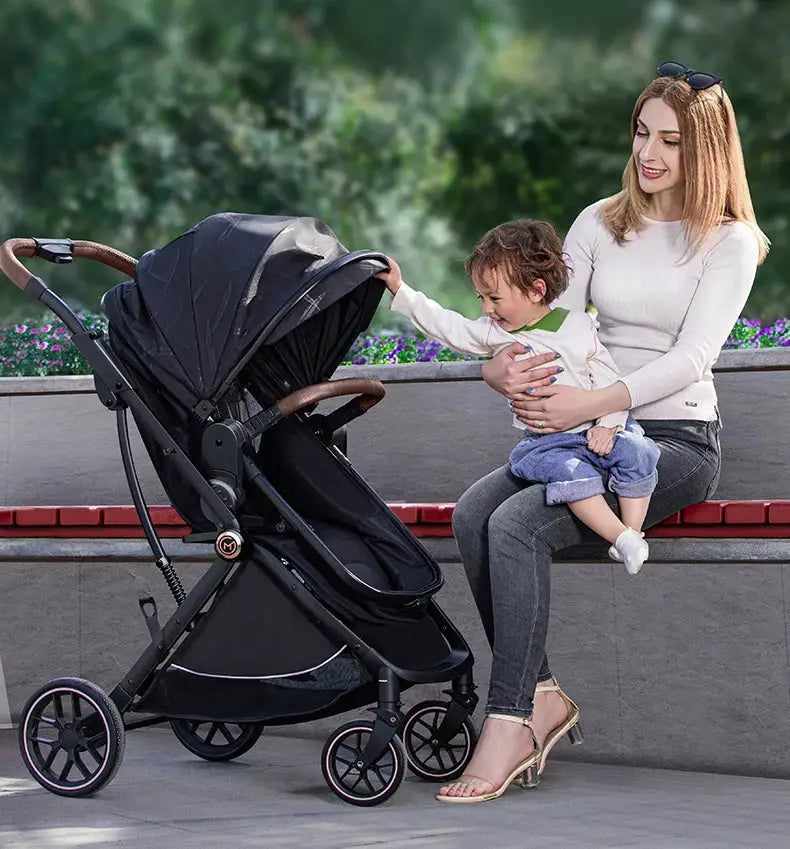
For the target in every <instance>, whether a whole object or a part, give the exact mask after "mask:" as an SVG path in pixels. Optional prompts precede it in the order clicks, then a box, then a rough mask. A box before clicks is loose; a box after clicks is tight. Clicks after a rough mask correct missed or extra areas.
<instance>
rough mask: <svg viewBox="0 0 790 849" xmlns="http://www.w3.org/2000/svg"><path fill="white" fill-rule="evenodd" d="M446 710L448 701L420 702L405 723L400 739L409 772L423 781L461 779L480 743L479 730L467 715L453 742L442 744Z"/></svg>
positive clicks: (410, 712)
mask: <svg viewBox="0 0 790 849" xmlns="http://www.w3.org/2000/svg"><path fill="white" fill-rule="evenodd" d="M447 709H448V705H447V704H446V703H445V702H434V701H427V702H420V703H419V704H417V705H415V706H414V707H413V708H412V709H411V710H410V711H409V712H408V713H407V714H406V718H405V720H404V721H403V727H402V729H401V736H402V737H403V745H404V746H405V748H406V756H407V757H408V759H409V764H408V766H409V769H410V770H411V771H412V772H413V773H414V774H415V775H419V777H420V778H422V779H423V780H424V781H452V780H453V779H455V778H458V776H459V775H461V773H463V771H464V769H465V768H466V765H467V764H468V763H469V761H470V759H471V757H472V752H473V751H474V748H475V743H476V742H477V731H476V730H475V726H474V723H473V722H472V720H471V719H470V718H469V717H468V716H467V717H466V718H465V719H464V721H463V723H462V725H461V727H460V728H459V730H458V731H457V732H456V733H455V734H454V735H453V737H452V738H451V739H449V740H447V741H445V742H440V740H439V738H438V731H439V727H440V726H441V724H442V722H443V721H444V718H445V716H446V715H447Z"/></svg>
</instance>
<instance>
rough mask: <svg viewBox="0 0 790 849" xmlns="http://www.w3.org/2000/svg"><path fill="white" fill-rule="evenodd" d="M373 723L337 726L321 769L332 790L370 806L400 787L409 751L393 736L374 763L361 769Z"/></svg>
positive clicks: (341, 796)
mask: <svg viewBox="0 0 790 849" xmlns="http://www.w3.org/2000/svg"><path fill="white" fill-rule="evenodd" d="M372 733H373V723H372V722H369V721H367V720H364V719H360V720H358V721H356V722H349V723H347V724H346V725H341V726H340V728H337V729H335V731H334V732H333V733H332V735H331V736H330V737H329V739H328V740H327V741H326V744H325V745H324V751H323V753H322V754H321V771H322V772H323V774H324V779H325V780H326V783H327V784H328V785H329V787H330V789H331V790H332V792H333V793H334V794H335V795H336V796H339V797H340V798H341V799H342V800H343V801H344V802H349V803H350V804H352V805H361V806H363V807H371V806H373V805H380V804H381V803H382V802H385V801H386V800H387V799H389V798H390V796H392V794H393V793H394V792H395V791H396V790H397V789H398V787H399V786H400V783H401V781H403V775H404V773H405V771H406V754H405V752H404V751H403V743H401V741H400V738H398V737H397V736H394V737H393V738H392V739H391V740H390V741H389V743H388V744H387V748H386V749H385V750H384V752H383V753H382V755H381V756H380V757H379V759H378V760H377V761H375V763H373V764H371V765H370V766H369V767H368V768H367V769H360V767H359V762H360V759H361V757H362V753H363V752H364V751H365V747H366V746H367V744H368V740H369V739H370V735H371V734H372Z"/></svg>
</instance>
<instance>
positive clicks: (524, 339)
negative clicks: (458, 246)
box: [390, 283, 628, 432]
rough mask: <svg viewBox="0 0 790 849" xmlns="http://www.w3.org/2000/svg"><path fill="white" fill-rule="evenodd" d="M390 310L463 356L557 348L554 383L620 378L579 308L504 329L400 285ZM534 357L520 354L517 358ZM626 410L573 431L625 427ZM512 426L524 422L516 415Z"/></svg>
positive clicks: (593, 385)
mask: <svg viewBox="0 0 790 849" xmlns="http://www.w3.org/2000/svg"><path fill="white" fill-rule="evenodd" d="M390 309H392V310H394V311H395V312H397V313H400V314H401V315H405V316H406V318H408V319H409V321H411V323H412V324H413V325H414V326H415V327H416V328H417V329H418V330H420V331H421V332H422V333H424V334H425V335H426V336H430V337H432V338H433V339H438V340H439V341H440V342H441V343H442V344H443V345H446V346H447V347H448V348H452V349H453V350H455V351H460V352H461V353H462V354H474V355H477V356H481V355H482V356H486V355H487V356H493V355H494V354H497V353H498V352H499V351H501V350H502V349H503V348H507V347H508V345H512V344H513V343H514V342H519V343H521V344H522V345H528V346H529V347H530V348H532V351H533V353H534V354H547V353H550V352H556V353H558V354H559V355H560V360H559V362H560V363H561V364H562V367H563V368H564V369H565V370H564V371H562V372H560V373H559V374H558V375H557V383H560V384H566V385H568V386H577V387H579V388H581V389H602V388H603V387H604V386H609V385H611V384H612V383H615V382H616V381H617V380H619V379H620V375H619V374H618V371H617V368H616V366H615V364H614V361H613V360H612V358H611V357H610V356H609V353H608V352H607V350H606V349H605V348H604V347H603V345H602V344H601V342H600V340H599V339H598V334H597V332H596V329H595V323H594V321H593V319H592V318H591V317H590V316H589V315H588V314H587V313H586V312H584V311H582V310H567V309H563V308H559V307H558V308H555V309H553V310H552V311H551V312H550V313H548V315H545V316H544V317H543V318H541V319H540V321H537V322H535V324H531V325H528V326H527V327H522V328H521V329H520V330H514V331H508V330H503V329H502V327H501V326H500V325H499V324H497V323H496V322H495V321H493V320H492V319H490V318H488V317H487V316H481V317H480V318H477V319H470V318H465V317H464V316H462V315H460V314H459V313H457V312H454V311H453V310H448V309H445V308H444V307H443V306H442V305H441V304H438V303H436V301H432V300H431V299H430V298H428V297H427V296H425V295H424V294H423V293H422V292H418V291H416V290H415V289H412V288H411V286H409V285H408V284H407V283H401V285H400V288H399V289H398V291H397V293H396V294H395V296H394V297H393V299H392V304H391V305H390ZM527 356H532V354H523V355H519V356H518V359H523V358H524V357H527ZM627 415H628V413H627V411H622V412H618V413H610V414H609V415H606V416H603V417H602V418H600V419H598V420H597V421H596V422H584V423H583V424H581V425H579V426H578V427H575V428H572V431H574V432H576V431H583V430H587V428H589V427H591V426H592V425H593V424H597V425H602V426H604V427H624V426H625V421H626V418H627ZM513 426H514V427H518V428H520V429H522V430H524V428H525V426H524V424H522V423H521V422H520V421H519V420H518V419H517V418H516V417H515V416H514V417H513Z"/></svg>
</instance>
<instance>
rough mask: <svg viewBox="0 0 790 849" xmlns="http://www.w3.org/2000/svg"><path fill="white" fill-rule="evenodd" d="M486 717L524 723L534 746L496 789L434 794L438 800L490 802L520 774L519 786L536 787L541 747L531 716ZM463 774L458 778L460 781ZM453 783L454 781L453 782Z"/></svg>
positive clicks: (480, 779)
mask: <svg viewBox="0 0 790 849" xmlns="http://www.w3.org/2000/svg"><path fill="white" fill-rule="evenodd" d="M486 719H505V720H507V721H508V722H518V723H520V724H521V725H525V726H526V727H527V728H529V732H530V734H531V735H532V744H533V746H534V747H535V748H534V750H533V751H532V753H531V754H530V756H529V757H528V758H527V759H526V760H523V761H522V762H521V763H520V764H519V765H518V766H517V767H515V769H514V770H513V772H511V773H510V775H509V776H508V777H507V778H506V779H505V780H504V781H503V782H502V783H501V784H500V785H499V787H498V788H497V789H496V790H492V791H490V792H489V793H480V794H479V795H477V796H443V795H440V794H438V793H437V794H436V798H437V799H438V801H440V802H458V803H461V804H469V803H471V802H490V801H491V799H498V798H499V797H500V796H501V795H502V794H503V793H504V792H505V790H507V788H508V787H509V786H510V785H511V784H512V783H513V781H514V780H515V779H516V778H518V777H519V776H521V786H522V787H537V785H538V781H539V780H540V779H539V778H538V776H539V772H538V762H539V761H540V758H541V749H540V746H539V745H538V741H537V740H536V739H535V732H534V731H533V730H532V718H531V717H528V716H510V715H509V714H506V713H489V714H487V715H486ZM466 777H467V778H475V779H477V780H478V781H485V783H486V784H491V782H490V781H488V780H487V779H485V778H480V777H479V776H477V775H467V776H466ZM462 778H464V776H463V775H462V776H461V778H459V779H458V781H460V780H461V779H462ZM453 783H455V782H453Z"/></svg>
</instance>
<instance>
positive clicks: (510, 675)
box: [440, 470, 591, 796]
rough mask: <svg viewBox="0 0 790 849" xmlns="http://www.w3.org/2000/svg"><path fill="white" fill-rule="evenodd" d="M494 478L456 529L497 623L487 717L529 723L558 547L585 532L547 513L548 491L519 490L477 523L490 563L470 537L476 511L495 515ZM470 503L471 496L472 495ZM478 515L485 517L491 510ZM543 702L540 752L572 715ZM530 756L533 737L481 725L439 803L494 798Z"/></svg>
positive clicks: (555, 511)
mask: <svg viewBox="0 0 790 849" xmlns="http://www.w3.org/2000/svg"><path fill="white" fill-rule="evenodd" d="M499 473H500V477H503V476H505V474H504V470H499ZM496 474H497V473H493V475H496ZM493 475H489V476H488V477H487V478H484V479H483V481H481V482H479V484H482V483H483V482H484V481H488V484H487V485H486V486H480V487H479V488H478V489H477V491H476V493H475V497H474V498H472V497H469V498H466V501H465V503H464V504H463V505H462V511H461V513H460V515H459V516H458V519H457V520H455V521H454V526H456V525H457V526H459V527H460V526H461V525H463V530H462V538H461V539H459V547H460V549H461V554H462V556H464V557H465V558H466V556H467V552H468V551H470V550H472V551H474V553H475V554H476V555H477V557H478V560H477V561H476V563H475V564H471V563H469V564H467V563H466V560H465V565H466V566H467V569H469V567H470V565H473V566H474V567H475V568H473V569H471V570H470V572H471V574H470V584H472V585H473V588H474V587H477V589H478V592H479V591H480V589H481V587H482V588H483V590H484V592H485V594H486V596H485V605H484V606H483V607H482V609H481V613H482V612H483V610H484V611H485V615H487V616H488V617H489V621H490V622H491V623H492V624H491V635H492V636H493V662H492V668H491V685H490V689H489V697H488V705H487V711H486V712H487V713H500V714H507V715H509V716H521V717H529V716H530V715H531V714H532V708H533V697H534V693H535V684H536V682H537V680H538V676H539V675H542V676H544V675H545V678H548V677H551V674H550V672H549V671H548V665H547V663H546V653H545V639H546V630H547V628H548V614H549V589H550V568H551V558H552V555H553V552H554V550H556V548H557V547H560V543H558V542H557V540H559V541H560V542H561V545H562V546H567V545H571V544H573V543H574V542H575V541H576V540H579V539H581V535H582V529H584V526H583V525H582V524H581V523H580V522H578V521H577V520H575V519H574V517H573V516H572V514H571V513H570V512H569V510H568V509H567V507H565V505H557V506H549V505H547V504H546V490H545V487H544V486H542V485H540V484H536V485H532V486H519V487H518V488H516V491H515V492H513V493H512V494H511V495H510V497H509V498H507V499H501V500H500V504H499V506H498V507H496V509H494V510H493V513H491V514H490V518H489V519H488V522H487V525H484V522H485V517H478V519H477V522H476V524H477V526H478V529H480V530H482V528H480V526H481V525H483V526H484V527H485V537H486V539H487V541H488V552H487V557H486V552H485V550H484V549H483V548H480V547H478V548H476V549H474V548H472V544H471V540H467V533H470V534H471V525H472V524H473V517H474V515H475V510H474V508H475V507H477V508H478V509H480V508H481V507H482V505H483V504H485V505H486V508H490V506H491V505H492V503H493V499H490V500H486V499H485V498H484V497H483V493H485V492H489V493H490V485H491V484H492V482H493V480H494V478H493ZM517 483H518V482H517ZM475 487H478V484H476V485H475ZM475 487H473V489H475ZM502 491H503V490H502V489H500V490H499V492H500V493H501V492H502ZM468 495H469V496H471V495H472V490H470V491H469V493H468ZM459 504H461V502H459ZM456 509H457V508H456ZM481 512H486V515H488V510H486V511H482V510H481ZM478 515H479V514H478ZM466 520H468V523H467V521H466ZM560 527H562V528H563V530H561V529H560ZM585 530H586V529H585ZM587 533H588V534H591V532H590V531H587ZM544 535H545V536H546V537H547V538H548V539H549V542H547V541H546V539H544ZM555 535H556V538H555ZM467 542H468V543H469V546H468V547H467ZM481 576H483V577H481ZM473 582H474V583H473ZM545 678H542V680H545ZM539 701H540V702H541V703H545V704H544V708H545V709H544V710H543V711H542V720H541V721H542V723H543V725H546V727H545V728H544V727H543V726H542V725H540V724H536V723H535V722H533V730H534V732H535V737H536V739H537V740H538V743H539V744H540V743H541V742H542V739H543V738H544V737H545V736H546V733H548V731H550V730H552V729H553V728H556V727H557V726H558V725H560V724H561V723H562V722H563V721H564V720H565V718H566V717H567V707H566V706H565V703H564V702H562V700H561V698H560V697H559V695H558V694H557V693H542V694H540V697H539ZM547 723H549V724H548V725H547ZM532 750H533V741H532V732H531V731H530V729H528V728H525V727H524V726H522V725H519V724H517V723H512V722H507V721H505V720H497V719H494V718H489V719H487V720H486V721H485V723H484V724H483V729H482V732H481V735H480V741H479V743H478V745H477V748H476V749H475V753H474V756H473V757H472V760H471V761H470V763H469V766H468V767H467V769H466V771H465V773H464V775H463V776H462V777H461V778H460V779H459V780H458V781H456V782H454V783H453V784H451V785H447V786H445V787H443V788H441V790H440V795H450V796H472V795H481V794H483V793H487V792H490V791H491V790H492V789H495V788H498V787H499V786H501V784H502V782H503V781H504V780H505V779H506V778H507V777H508V775H510V774H511V772H512V771H513V769H514V768H515V767H516V765H518V764H519V763H521V762H523V761H524V760H525V759H526V758H527V757H528V756H529V755H530V753H531V752H532Z"/></svg>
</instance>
